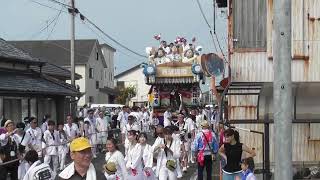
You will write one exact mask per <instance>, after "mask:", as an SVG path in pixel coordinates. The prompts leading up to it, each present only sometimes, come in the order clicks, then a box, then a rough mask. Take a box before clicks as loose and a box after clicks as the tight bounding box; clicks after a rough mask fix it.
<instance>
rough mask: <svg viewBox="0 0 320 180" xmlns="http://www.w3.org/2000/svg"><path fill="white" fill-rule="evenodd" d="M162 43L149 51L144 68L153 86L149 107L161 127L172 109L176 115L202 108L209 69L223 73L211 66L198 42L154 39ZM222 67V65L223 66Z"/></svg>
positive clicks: (193, 39) (194, 40)
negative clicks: (165, 113) (182, 110)
mask: <svg viewBox="0 0 320 180" xmlns="http://www.w3.org/2000/svg"><path fill="white" fill-rule="evenodd" d="M154 38H155V39H156V40H157V41H158V42H159V45H158V47H147V48H146V53H147V55H148V57H149V58H148V62H147V63H144V64H143V73H144V75H145V82H146V84H147V85H150V86H151V87H150V90H149V94H148V95H149V107H150V109H151V111H152V112H153V113H154V114H156V115H157V117H158V119H159V121H160V124H161V123H162V121H163V113H164V112H165V111H166V109H167V108H168V107H171V109H172V110H173V115H174V112H179V110H181V108H184V107H187V108H192V107H197V106H200V105H201V89H200V84H201V83H203V84H205V78H206V76H208V75H209V74H208V73H207V71H208V69H210V68H211V69H212V68H213V69H214V70H215V71H219V72H220V71H221V72H222V71H223V68H218V69H217V68H216V65H217V63H220V64H221V63H222V67H223V61H215V62H214V64H215V65H212V63H211V65H207V64H208V63H206V62H208V61H207V59H208V57H211V56H212V55H214V54H206V55H202V54H201V52H202V47H201V46H197V45H196V38H192V40H191V42H188V41H187V39H186V38H184V37H177V38H176V40H175V41H174V42H171V43H167V41H165V40H161V37H160V35H156V36H154ZM220 66H221V65H220Z"/></svg>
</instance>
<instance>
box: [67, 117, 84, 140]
mask: <svg viewBox="0 0 320 180" xmlns="http://www.w3.org/2000/svg"><path fill="white" fill-rule="evenodd" d="M63 130H64V132H66V134H67V136H68V138H69V140H70V141H72V140H73V139H74V138H77V137H79V135H80V130H79V127H78V125H77V124H76V123H73V119H72V116H71V115H67V123H66V124H64V127H63Z"/></svg>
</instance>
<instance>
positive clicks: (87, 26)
mask: <svg viewBox="0 0 320 180" xmlns="http://www.w3.org/2000/svg"><path fill="white" fill-rule="evenodd" d="M81 22H82V24H83V25H85V27H86V28H88V29H89V30H90V31H91V32H93V33H94V34H95V35H97V36H98V37H100V38H101V39H102V40H103V41H105V42H106V43H109V42H108V41H107V40H106V39H105V38H104V37H102V36H101V35H100V34H99V33H97V32H95V31H94V30H93V29H92V28H91V27H90V26H89V25H87V24H85V23H83V21H81ZM117 51H119V52H120V53H121V54H123V55H125V56H127V57H129V58H132V59H135V60H138V61H141V60H142V59H141V60H139V59H136V58H135V57H132V56H130V55H128V54H127V53H125V52H123V51H122V50H120V49H117Z"/></svg>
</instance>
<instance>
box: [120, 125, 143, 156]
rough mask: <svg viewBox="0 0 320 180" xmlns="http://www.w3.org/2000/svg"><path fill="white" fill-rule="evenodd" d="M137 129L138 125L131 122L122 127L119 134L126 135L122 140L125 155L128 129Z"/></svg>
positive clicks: (127, 143) (127, 146)
mask: <svg viewBox="0 0 320 180" xmlns="http://www.w3.org/2000/svg"><path fill="white" fill-rule="evenodd" d="M139 129H140V128H139V125H138V124H136V123H133V124H131V125H130V124H129V123H128V124H126V125H125V126H124V127H123V128H122V131H121V134H124V135H125V137H126V139H125V141H124V148H125V155H127V150H128V148H129V140H128V131H130V130H139Z"/></svg>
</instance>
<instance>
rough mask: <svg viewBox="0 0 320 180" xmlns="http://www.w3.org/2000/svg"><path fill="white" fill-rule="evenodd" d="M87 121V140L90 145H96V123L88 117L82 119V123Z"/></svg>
mask: <svg viewBox="0 0 320 180" xmlns="http://www.w3.org/2000/svg"><path fill="white" fill-rule="evenodd" d="M86 121H88V122H89V123H90V127H89V132H88V133H89V139H90V144H91V145H96V144H97V131H96V126H97V121H96V119H95V118H94V117H93V118H91V119H89V117H87V118H85V119H84V122H86Z"/></svg>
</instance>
